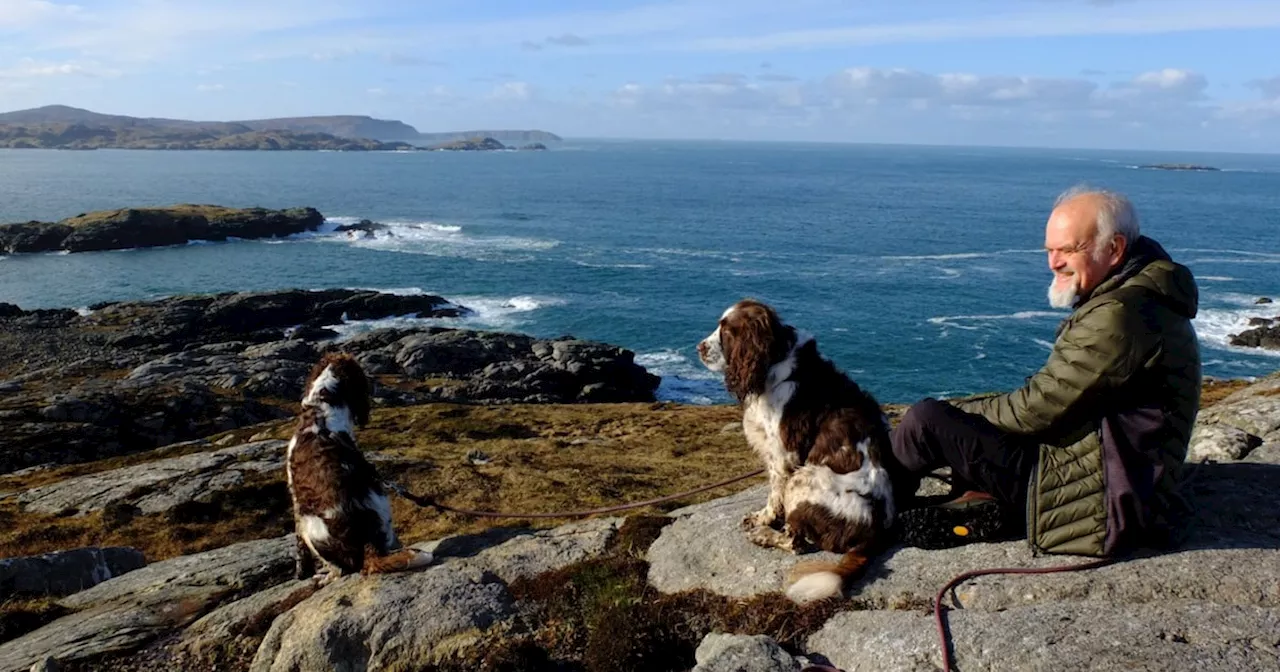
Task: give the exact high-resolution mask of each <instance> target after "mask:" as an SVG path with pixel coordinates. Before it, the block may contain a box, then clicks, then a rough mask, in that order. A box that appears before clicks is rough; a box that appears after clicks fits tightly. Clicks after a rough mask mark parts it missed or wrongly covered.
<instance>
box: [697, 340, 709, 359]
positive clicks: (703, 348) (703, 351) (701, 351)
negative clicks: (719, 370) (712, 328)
mask: <svg viewBox="0 0 1280 672" xmlns="http://www.w3.org/2000/svg"><path fill="white" fill-rule="evenodd" d="M698 356H699V357H706V356H707V342H706V341H698Z"/></svg>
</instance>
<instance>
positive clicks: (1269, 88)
mask: <svg viewBox="0 0 1280 672" xmlns="http://www.w3.org/2000/svg"><path fill="white" fill-rule="evenodd" d="M1249 86H1251V87H1253V88H1255V89H1257V90H1259V91H1261V92H1262V95H1264V96H1268V97H1274V98H1280V75H1277V76H1275V77H1268V78H1266V79H1255V80H1253V81H1252V82H1249Z"/></svg>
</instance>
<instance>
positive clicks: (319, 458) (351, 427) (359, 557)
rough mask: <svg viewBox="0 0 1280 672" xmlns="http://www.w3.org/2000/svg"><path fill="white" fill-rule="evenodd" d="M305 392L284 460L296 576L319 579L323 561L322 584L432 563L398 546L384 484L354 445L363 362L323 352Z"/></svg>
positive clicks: (366, 392)
mask: <svg viewBox="0 0 1280 672" xmlns="http://www.w3.org/2000/svg"><path fill="white" fill-rule="evenodd" d="M303 394H304V396H303V398H302V413H301V414H300V415H299V416H298V424H297V427H296V428H295V429H294V432H293V438H292V439H291V440H290V441H289V454H288V459H287V461H286V474H287V476H288V479H289V493H290V495H291V496H292V498H293V519H294V527H295V532H296V536H297V541H298V548H297V553H298V556H297V559H296V560H297V565H296V575H297V578H299V579H305V578H308V577H311V576H313V575H315V574H316V563H315V561H316V559H317V558H318V559H319V560H320V561H321V562H322V563H323V564H324V572H323V573H322V574H321V575H319V576H318V583H319V585H321V586H324V585H327V584H328V583H329V582H331V581H333V580H334V579H337V578H338V577H340V576H342V575H343V574H350V573H355V572H360V573H362V574H374V573H384V572H396V571H401V570H406V569H411V568H414V567H421V566H423V565H427V564H430V562H431V559H432V558H431V554H430V553H427V552H425V551H418V550H415V549H402V548H400V542H399V540H397V539H396V534H395V531H394V530H392V529H391V502H390V501H389V500H388V499H387V494H386V492H385V491H384V490H383V487H382V480H381V479H380V478H379V477H378V471H377V469H375V468H374V466H373V465H372V464H370V463H369V461H368V460H366V459H365V457H364V455H363V454H362V453H361V452H360V449H359V448H358V447H357V446H356V441H355V428H356V426H364V425H365V424H367V423H368V422H369V400H370V387H369V380H368V379H367V378H366V377H365V375H364V371H363V370H361V368H360V364H359V363H357V362H356V360H355V359H354V358H353V357H351V356H350V355H346V354H338V353H330V354H326V355H324V357H322V358H321V359H320V361H319V362H318V363H317V364H316V365H315V367H313V368H312V370H311V375H310V376H308V378H307V384H306V387H305V391H304V393H303Z"/></svg>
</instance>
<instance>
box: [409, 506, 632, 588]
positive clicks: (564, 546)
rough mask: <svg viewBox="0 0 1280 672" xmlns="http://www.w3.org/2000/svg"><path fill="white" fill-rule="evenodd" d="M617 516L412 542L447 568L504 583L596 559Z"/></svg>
mask: <svg viewBox="0 0 1280 672" xmlns="http://www.w3.org/2000/svg"><path fill="white" fill-rule="evenodd" d="M623 520H624V519H622V518H595V519H590V520H584V521H579V522H575V523H569V524H567V525H562V526H560V527H556V528H552V529H549V530H537V531H532V532H531V531H529V530H519V529H515V530H513V529H511V528H497V529H493V530H488V531H486V532H481V533H479V534H473V535H460V536H456V537H446V538H444V539H440V540H438V541H431V542H426V543H422V544H415V545H414V548H420V549H422V550H424V551H428V552H430V553H432V554H433V555H434V556H435V557H436V559H437V561H438V562H444V563H445V564H448V565H449V566H457V567H462V566H470V567H474V568H476V569H481V570H484V571H487V572H491V573H493V574H494V575H495V576H497V577H498V578H500V579H502V580H503V581H505V582H507V583H510V582H512V581H515V580H516V579H519V578H528V577H532V576H537V575H538V574H542V573H544V572H549V571H552V570H555V569H560V568H562V567H567V566H569V565H572V564H574V563H577V562H581V561H583V560H586V559H587V558H590V557H594V556H596V555H599V554H600V553H601V552H603V551H604V550H605V548H606V547H607V546H608V544H609V542H610V541H612V540H613V537H614V535H615V534H616V533H617V531H618V527H619V526H620V525H621V524H622V523H623Z"/></svg>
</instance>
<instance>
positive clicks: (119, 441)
mask: <svg viewBox="0 0 1280 672" xmlns="http://www.w3.org/2000/svg"><path fill="white" fill-rule="evenodd" d="M469 314H471V311H470V309H468V308H466V307H465V306H459V305H456V304H453V303H451V302H449V301H447V300H446V299H444V298H441V297H439V296H431V295H421V296H400V295H395V294H385V293H380V292H374V291H366V290H349V289H329V290H317V291H303V290H282V291H275V292H238V293H236V292H231V293H223V294H214V295H197V296H175V297H169V298H165V299H159V300H156V301H139V302H119V303H104V304H98V305H94V306H92V307H91V312H89V314H87V315H80V314H78V313H77V312H76V311H73V310H34V311H24V310H22V309H20V308H17V307H16V306H9V305H7V304H6V305H4V306H0V401H2V402H3V407H2V408H0V432H4V436H5V437H6V441H5V445H4V446H3V448H0V473H6V472H9V471H13V470H16V469H21V468H24V467H28V466H32V465H36V464H42V463H49V462H52V463H59V464H67V463H74V462H84V461H92V460H97V459H102V458H106V457H112V456H115V455H120V454H125V453H134V452H139V451H142V450H148V449H152V448H157V447H160V446H165V445H169V444H173V443H178V442H181V441H187V440H193V439H198V438H201V437H205V436H209V435H212V434H216V433H219V432H223V431H227V430H231V429H236V428H239V427H244V426H248V425H255V424H259V423H263V422H268V421H273V420H279V419H283V418H286V417H289V416H291V415H292V414H293V413H294V412H296V403H297V400H298V398H299V397H300V396H301V392H302V384H303V381H304V380H305V379H306V376H307V374H308V373H309V372H310V370H311V367H312V366H314V364H315V362H316V360H317V359H318V358H319V357H320V355H321V354H322V353H323V352H326V351H330V350H341V351H344V352H349V353H352V354H354V355H356V356H357V358H358V359H359V360H360V361H361V363H362V365H363V366H364V367H365V369H366V372H367V373H368V374H369V375H371V376H375V377H381V378H382V379H384V382H386V383H387V384H378V385H375V388H374V400H375V402H376V403H377V404H379V405H382V406H398V405H405V404H411V403H424V402H430V401H452V402H472V403H517V402H519V403H578V402H584V403H585V402H623V401H653V400H654V398H655V397H654V392H655V391H656V389H657V387H658V383H659V378H658V377H657V376H654V375H652V374H650V373H648V372H647V371H645V369H644V368H643V367H641V366H640V365H638V364H636V363H635V354H634V353H633V352H631V351H629V350H626V349H623V348H619V347H616V346H611V345H607V344H603V343H594V342H589V341H582V340H577V339H573V338H571V337H562V338H558V339H553V340H545V339H537V338H534V337H532V336H526V335H522V334H510V333H500V332H485V331H474V330H467V329H454V328H445V327H422V328H414V329H375V330H373V331H370V332H368V333H364V334H360V335H357V336H354V337H352V338H350V339H347V340H340V339H338V332H337V331H335V330H334V329H332V328H330V327H333V326H336V325H342V324H344V323H348V322H350V321H361V320H375V319H382V318H387V317H418V318H433V319H434V318H457V317H464V316H466V315H469Z"/></svg>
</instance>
